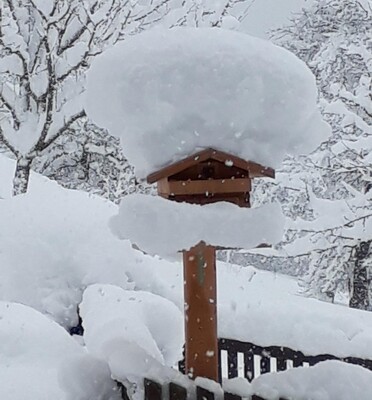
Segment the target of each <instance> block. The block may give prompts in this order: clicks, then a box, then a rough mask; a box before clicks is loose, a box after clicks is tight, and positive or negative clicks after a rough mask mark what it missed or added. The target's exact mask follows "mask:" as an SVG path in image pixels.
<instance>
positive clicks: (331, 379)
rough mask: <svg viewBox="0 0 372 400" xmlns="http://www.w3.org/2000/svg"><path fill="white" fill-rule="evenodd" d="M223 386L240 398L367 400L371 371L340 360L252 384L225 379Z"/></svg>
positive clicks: (276, 375)
mask: <svg viewBox="0 0 372 400" xmlns="http://www.w3.org/2000/svg"><path fill="white" fill-rule="evenodd" d="M223 386H224V389H225V390H226V391H229V392H231V393H236V394H238V395H240V396H244V397H245V396H248V395H251V394H257V395H259V396H261V397H263V398H265V399H267V400H277V399H279V398H285V399H292V400H331V399H332V400H333V399H338V400H350V399H358V400H369V399H370V397H371V392H372V372H371V371H369V370H367V369H365V368H362V367H359V366H356V365H350V364H346V363H343V362H340V361H324V362H322V363H319V364H317V365H315V366H314V367H310V368H294V369H291V370H288V371H283V372H279V373H271V374H264V375H262V376H260V377H258V378H257V379H255V380H254V381H253V382H252V384H249V383H248V381H246V380H244V379H242V378H237V379H232V380H225V381H224V385H223Z"/></svg>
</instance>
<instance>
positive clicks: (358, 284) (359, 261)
mask: <svg viewBox="0 0 372 400" xmlns="http://www.w3.org/2000/svg"><path fill="white" fill-rule="evenodd" d="M370 245H371V241H368V242H360V244H359V246H358V247H357V249H356V252H355V264H354V271H353V275H352V282H351V297H350V302H349V307H351V308H358V309H359V310H368V309H369V279H368V264H369V263H368V262H367V259H368V256H369V249H370Z"/></svg>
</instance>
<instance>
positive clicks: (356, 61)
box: [260, 0, 372, 308]
mask: <svg viewBox="0 0 372 400" xmlns="http://www.w3.org/2000/svg"><path fill="white" fill-rule="evenodd" d="M371 18H372V2H371V0H359V1H358V0H315V1H314V3H313V4H312V6H310V7H309V8H307V9H304V10H303V11H302V13H300V14H298V15H296V16H295V17H294V18H293V20H292V22H291V24H290V25H289V26H287V27H285V28H283V29H280V30H279V31H277V32H275V34H274V40H275V41H276V42H277V43H279V44H280V45H282V46H284V47H286V48H288V49H289V50H291V51H292V52H293V53H295V54H296V55H297V56H299V57H300V58H301V59H302V60H303V61H305V62H306V63H307V65H308V66H309V67H310V68H311V69H312V71H313V73H314V75H315V76H316V79H317V83H318V88H319V94H320V104H321V108H322V111H323V115H324V117H325V119H326V120H327V122H328V123H329V124H330V125H331V126H332V129H333V135H332V137H331V138H330V139H329V140H328V141H327V142H325V143H323V144H322V145H321V146H320V147H319V148H318V149H317V151H316V152H314V153H313V154H311V155H309V156H304V157H301V158H297V159H292V160H287V163H286V165H285V168H284V169H283V171H280V173H279V174H278V175H279V181H278V186H277V187H276V186H275V187H271V188H269V187H267V186H266V187H265V188H263V187H261V189H260V190H261V191H262V190H266V191H269V192H270V196H272V197H276V198H279V200H280V199H282V200H283V205H284V207H285V209H286V210H287V214H288V215H289V214H291V215H289V216H291V217H292V218H295V219H296V218H297V221H296V222H292V223H289V230H288V232H287V238H286V239H287V240H288V242H292V243H291V244H290V245H289V246H288V249H289V250H288V252H289V254H291V255H293V256H297V257H303V258H304V259H306V260H307V261H308V262H309V270H308V273H307V275H306V277H305V279H304V282H305V287H306V291H307V293H308V294H309V295H315V296H317V297H321V298H323V299H333V298H334V296H335V294H336V292H337V291H339V290H341V291H347V290H349V289H353V291H352V294H351V298H352V299H354V300H353V301H351V302H350V305H351V306H353V307H358V308H368V304H367V302H366V301H364V300H361V301H355V299H356V298H362V297H363V295H359V294H360V293H361V291H363V290H364V291H365V290H366V286H368V284H369V281H370V279H371V276H370V275H371V272H372V271H367V272H366V274H367V275H369V276H367V277H366V279H365V280H364V284H363V285H362V286H363V287H364V289H363V288H362V287H361V285H360V282H361V279H359V280H358V279H357V277H358V276H359V277H360V276H361V272H360V268H362V267H363V266H364V268H365V265H366V263H365V262H364V261H363V260H362V259H361V257H362V258H363V257H364V258H367V259H368V258H369V257H371V254H370V252H369V251H367V252H366V251H361V250H360V248H361V246H362V247H363V245H362V243H370V241H371V239H372V230H371V224H372V218H371V217H372V197H371V191H370V189H371V181H372V168H371V161H372V159H371V154H372V126H371V125H372V96H371V90H372V80H371V79H372V58H371V54H372V24H371ZM281 186H284V187H285V188H286V187H289V189H283V188H281V189H279V188H280V187H281ZM283 194H284V195H285V196H283ZM301 218H304V219H305V220H307V221H306V222H301ZM295 238H296V240H294V239H295ZM293 240H294V241H293ZM366 247H367V248H369V245H368V246H364V248H366ZM356 281H358V282H359V283H358V284H357V285H356V284H355V282H356ZM353 282H354V285H353ZM367 291H368V290H367ZM357 292H359V294H358V293H357Z"/></svg>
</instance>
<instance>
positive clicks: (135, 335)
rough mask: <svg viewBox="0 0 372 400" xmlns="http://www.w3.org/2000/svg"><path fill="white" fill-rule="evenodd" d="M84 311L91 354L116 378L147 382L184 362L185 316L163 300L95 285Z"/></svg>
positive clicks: (144, 293) (86, 299) (91, 289)
mask: <svg viewBox="0 0 372 400" xmlns="http://www.w3.org/2000/svg"><path fill="white" fill-rule="evenodd" d="M80 312H81V316H82V319H83V324H84V329H85V332H84V341H85V344H86V347H87V349H88V351H89V352H90V353H91V354H93V355H95V356H97V357H99V358H101V359H103V360H105V361H106V362H107V363H108V365H109V367H110V369H111V373H112V376H113V377H115V379H119V380H122V381H123V380H125V379H129V380H131V381H132V382H133V381H136V380H138V379H139V380H142V378H143V376H149V374H151V370H152V371H156V372H159V371H161V370H162V367H163V366H168V367H171V366H174V365H175V364H176V363H177V362H178V361H179V360H180V359H181V358H182V346H183V343H184V340H183V316H182V313H181V311H180V310H179V309H178V308H177V307H176V306H175V305H174V304H173V303H171V302H170V301H169V300H167V299H164V298H163V297H160V296H157V295H154V294H152V293H148V292H141V291H130V290H128V291H126V290H123V289H121V288H119V287H116V286H112V285H92V286H90V287H89V288H87V289H86V291H85V292H84V297H83V302H82V304H81V306H80ZM155 376H156V374H155Z"/></svg>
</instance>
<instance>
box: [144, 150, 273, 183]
mask: <svg viewBox="0 0 372 400" xmlns="http://www.w3.org/2000/svg"><path fill="white" fill-rule="evenodd" d="M208 160H215V161H218V162H221V163H223V164H225V165H226V167H227V168H228V167H231V166H235V167H237V168H240V169H242V170H244V171H247V172H248V174H249V177H251V178H258V177H268V178H275V171H274V170H273V169H272V168H270V167H265V166H263V165H261V164H258V163H255V162H253V161H247V160H243V159H242V158H239V157H236V156H234V155H231V154H229V153H225V152H223V151H220V150H215V149H212V148H208V149H205V150H202V151H199V152H198V153H195V154H193V155H191V156H189V157H186V158H184V159H183V160H180V161H177V162H175V163H174V164H171V165H168V166H166V167H164V168H162V169H160V170H158V171H156V172H153V173H152V174H150V175H148V176H147V182H148V183H155V182H157V181H159V180H160V179H163V178H168V177H169V176H173V175H176V174H178V173H179V172H181V171H183V170H185V169H187V168H190V167H192V166H194V165H196V164H199V163H202V162H205V161H208Z"/></svg>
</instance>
